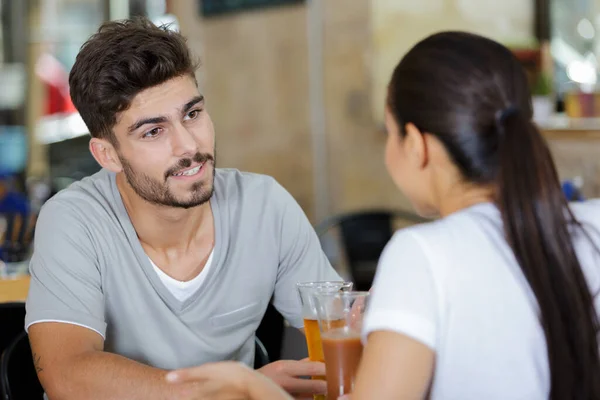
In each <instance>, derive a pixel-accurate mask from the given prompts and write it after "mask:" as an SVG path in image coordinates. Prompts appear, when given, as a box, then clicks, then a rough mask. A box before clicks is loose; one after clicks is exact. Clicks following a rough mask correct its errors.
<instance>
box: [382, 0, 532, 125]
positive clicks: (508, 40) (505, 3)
mask: <svg viewBox="0 0 600 400" xmlns="http://www.w3.org/2000/svg"><path fill="white" fill-rule="evenodd" d="M372 4H373V5H372V12H371V24H372V26H373V54H374V56H373V63H372V65H373V109H374V112H375V113H376V115H378V114H380V113H381V110H382V109H383V104H384V99H385V93H386V87H387V84H388V80H389V77H390V75H391V73H392V71H393V69H394V67H395V66H396V64H397V63H398V61H399V60H400V58H401V57H402V56H403V55H404V54H405V53H406V52H407V51H408V50H409V49H410V48H411V47H412V46H413V45H414V44H415V43H416V42H418V41H419V40H421V39H423V38H425V37H426V36H428V35H430V34H432V33H434V32H438V31H442V30H465V31H469V32H473V33H478V34H481V35H484V36H487V37H490V38H492V39H494V40H498V41H500V42H502V43H505V44H529V43H531V42H532V41H533V36H534V33H533V19H534V18H533V16H534V14H533V13H534V1H533V0H501V1H498V0H420V1H398V0H373V2H372Z"/></svg>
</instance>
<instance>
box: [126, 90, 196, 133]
mask: <svg viewBox="0 0 600 400" xmlns="http://www.w3.org/2000/svg"><path fill="white" fill-rule="evenodd" d="M202 101H204V96H201V95H200V96H196V97H194V98H193V99H191V100H190V101H188V102H187V103H185V104H184V105H183V107H182V108H181V113H182V114H185V113H187V112H188V111H190V109H191V108H192V107H194V106H195V105H196V104H198V103H200V102H202ZM167 121H168V118H167V117H164V116H161V117H151V118H142V119H140V120H137V121H136V122H134V123H133V124H131V125H130V126H129V128H128V129H127V132H128V133H129V134H131V133H133V132H135V131H136V130H138V129H139V128H141V127H142V126H144V125H148V124H159V123H163V122H167Z"/></svg>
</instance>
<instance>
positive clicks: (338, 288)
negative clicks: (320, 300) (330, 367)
mask: <svg viewBox="0 0 600 400" xmlns="http://www.w3.org/2000/svg"><path fill="white" fill-rule="evenodd" d="M296 287H297V288H298V293H299V295H300V302H301V303H302V314H303V317H304V334H305V335H306V345H307V347H308V358H309V359H310V360H311V361H319V362H325V358H324V356H323V346H322V345H321V334H320V332H319V322H318V317H317V307H316V303H315V299H314V297H313V296H312V295H313V294H314V293H319V292H324V293H338V292H342V291H350V290H352V282H343V281H324V282H301V283H298V284H296ZM312 378H313V379H325V377H324V376H313V377H312ZM325 399H326V397H325V396H322V395H315V396H314V400H325Z"/></svg>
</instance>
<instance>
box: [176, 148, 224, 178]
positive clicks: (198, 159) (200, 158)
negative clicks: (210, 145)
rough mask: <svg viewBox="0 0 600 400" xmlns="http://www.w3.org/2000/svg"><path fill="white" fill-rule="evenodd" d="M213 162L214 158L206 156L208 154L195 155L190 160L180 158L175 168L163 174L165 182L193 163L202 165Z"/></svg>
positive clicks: (209, 155) (210, 155)
mask: <svg viewBox="0 0 600 400" xmlns="http://www.w3.org/2000/svg"><path fill="white" fill-rule="evenodd" d="M214 160H215V158H214V157H213V156H212V154H208V153H196V154H194V157H192V158H182V159H181V160H179V161H178V162H177V165H176V166H174V167H172V168H169V169H168V170H167V172H165V180H166V179H167V178H169V177H170V176H173V175H174V174H177V173H178V172H180V171H181V170H182V169H186V168H189V167H191V166H192V164H193V163H199V164H204V163H205V162H207V161H213V162H214Z"/></svg>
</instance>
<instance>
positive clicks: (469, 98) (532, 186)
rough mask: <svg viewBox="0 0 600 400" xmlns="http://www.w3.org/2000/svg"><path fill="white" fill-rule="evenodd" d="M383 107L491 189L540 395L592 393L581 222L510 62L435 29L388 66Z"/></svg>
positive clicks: (592, 329)
mask: <svg viewBox="0 0 600 400" xmlns="http://www.w3.org/2000/svg"><path fill="white" fill-rule="evenodd" d="M388 107H389V109H390V111H391V113H392V115H393V116H394V117H395V119H396V122H397V123H398V124H399V126H400V128H401V132H402V134H405V133H406V132H405V126H406V124H407V123H413V124H414V125H415V126H416V127H417V128H418V129H419V130H420V131H421V132H424V133H425V132H426V133H428V134H431V135H434V136H435V137H436V138H437V139H439V140H440V141H441V142H442V143H443V145H444V146H445V148H446V150H447V151H448V153H449V155H450V157H451V158H452V160H453V161H454V163H455V164H456V165H457V166H458V168H459V170H460V171H461V173H462V175H463V177H464V179H465V180H467V181H469V182H473V183H477V184H483V185H493V187H495V188H496V192H495V193H496V203H497V205H498V207H499V209H500V211H501V214H502V219H503V222H504V230H505V234H506V238H507V241H508V243H509V244H510V246H511V247H512V249H513V251H514V254H515V256H516V259H517V261H518V263H519V265H520V266H521V270H522V271H523V274H524V276H525V277H526V278H527V281H528V282H529V285H530V286H531V289H532V290H533V293H534V294H535V297H536V299H537V303H538V306H539V311H540V320H541V325H542V327H543V330H544V334H545V337H546V344H547V349H548V360H549V366H550V398H551V399H553V400H573V399H581V400H584V399H585V400H587V399H596V400H597V399H600V354H599V347H598V332H599V328H600V324H599V321H598V316H597V314H596V310H595V308H594V298H593V295H592V293H591V291H590V288H589V287H588V284H587V282H586V279H585V276H584V273H583V271H582V269H581V265H580V264H579V260H578V259H577V256H576V254H575V249H574V246H573V242H572V236H571V235H572V234H573V233H574V230H576V229H577V230H579V229H583V228H582V226H581V225H580V223H579V222H578V221H577V220H576V219H575V217H574V215H573V214H572V213H571V210H570V209H569V207H568V203H567V200H566V198H565V197H564V196H563V193H562V190H561V186H560V182H559V180H558V175H557V173H556V168H555V166H554V163H553V160H552V157H551V155H550V151H549V149H548V146H547V145H546V142H545V141H544V139H543V138H542V136H541V134H540V132H539V131H538V129H537V128H536V126H535V125H534V124H533V122H532V121H531V118H532V106H531V98H530V92H529V84H528V81H527V77H526V75H525V72H524V70H523V68H522V66H521V65H520V64H519V62H518V60H517V59H516V58H515V57H514V55H513V54H512V53H511V52H510V50H508V49H507V48H506V47H504V46H502V45H500V44H499V43H496V42H494V41H492V40H489V39H486V38H483V37H480V36H477V35H473V34H468V33H463V32H443V33H439V34H435V35H433V36H430V37H428V38H426V39H425V40H423V41H421V42H420V43H418V44H417V45H416V46H415V47H413V48H412V49H411V50H410V51H409V52H408V54H406V56H405V57H404V58H403V59H402V61H401V62H400V64H398V66H397V67H396V69H395V70H394V73H393V76H392V79H391V82H390V84H389V88H388Z"/></svg>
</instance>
